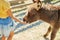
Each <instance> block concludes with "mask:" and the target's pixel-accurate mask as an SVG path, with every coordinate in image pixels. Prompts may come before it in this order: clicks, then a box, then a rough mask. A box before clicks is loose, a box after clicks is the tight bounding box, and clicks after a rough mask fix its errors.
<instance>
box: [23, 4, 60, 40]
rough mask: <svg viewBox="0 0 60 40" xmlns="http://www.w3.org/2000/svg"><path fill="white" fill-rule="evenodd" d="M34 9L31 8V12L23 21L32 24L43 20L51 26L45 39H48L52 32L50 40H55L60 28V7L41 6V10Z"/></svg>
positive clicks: (29, 11)
mask: <svg viewBox="0 0 60 40" xmlns="http://www.w3.org/2000/svg"><path fill="white" fill-rule="evenodd" d="M34 7H35V6H34ZM34 7H33V8H30V10H28V11H27V14H26V15H25V17H24V18H23V21H24V22H26V23H32V22H35V21H37V20H43V21H45V22H47V23H49V24H50V25H51V26H50V27H49V28H48V31H47V33H46V34H45V35H44V38H46V37H47V36H48V35H49V33H50V32H51V39H50V40H54V39H55V37H56V33H57V31H58V30H59V28H60V25H59V24H60V6H53V5H50V4H42V6H41V5H40V8H39V9H38V10H37V9H36V8H34ZM37 7H39V6H37Z"/></svg>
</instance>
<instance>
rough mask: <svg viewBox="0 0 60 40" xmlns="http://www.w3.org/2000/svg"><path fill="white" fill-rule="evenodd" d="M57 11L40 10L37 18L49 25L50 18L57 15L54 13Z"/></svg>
mask: <svg viewBox="0 0 60 40" xmlns="http://www.w3.org/2000/svg"><path fill="white" fill-rule="evenodd" d="M56 11H57V10H55V9H50V8H49V9H46V8H41V9H40V10H39V11H38V13H39V16H40V19H41V20H43V21H45V22H47V23H50V21H51V18H52V16H53V15H54V14H55V13H57V12H56Z"/></svg>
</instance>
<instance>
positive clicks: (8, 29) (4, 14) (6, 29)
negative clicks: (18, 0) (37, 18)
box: [0, 0, 25, 40]
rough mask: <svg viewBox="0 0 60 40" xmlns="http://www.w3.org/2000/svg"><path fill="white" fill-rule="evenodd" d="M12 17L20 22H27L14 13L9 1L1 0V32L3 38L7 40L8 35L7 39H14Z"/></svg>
mask: <svg viewBox="0 0 60 40" xmlns="http://www.w3.org/2000/svg"><path fill="white" fill-rule="evenodd" d="M12 19H14V20H15V21H17V22H19V23H22V24H25V22H21V21H20V20H18V19H16V18H15V17H14V16H13V15H12V12H11V9H10V5H9V3H8V2H6V1H5V0H0V34H1V37H2V40H6V37H8V38H7V40H12V37H13V35H14V30H13V27H12V26H13V21H12Z"/></svg>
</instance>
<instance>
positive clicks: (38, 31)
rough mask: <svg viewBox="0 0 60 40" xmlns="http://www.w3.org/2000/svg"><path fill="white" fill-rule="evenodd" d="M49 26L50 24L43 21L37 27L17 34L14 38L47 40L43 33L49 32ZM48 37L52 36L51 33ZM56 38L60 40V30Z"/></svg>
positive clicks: (14, 39)
mask: <svg viewBox="0 0 60 40" xmlns="http://www.w3.org/2000/svg"><path fill="white" fill-rule="evenodd" d="M48 27H49V24H47V23H45V22H43V23H41V24H40V25H37V26H36V27H33V28H30V29H27V30H25V31H23V32H20V33H18V34H15V35H14V37H13V40H45V39H44V38H43V35H44V34H45V33H46V32H47V29H48ZM48 38H50V35H49V36H48ZM55 40H60V31H58V33H57V35H56V38H55Z"/></svg>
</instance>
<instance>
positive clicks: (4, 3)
mask: <svg viewBox="0 0 60 40" xmlns="http://www.w3.org/2000/svg"><path fill="white" fill-rule="evenodd" d="M2 8H3V10H4V11H8V9H10V4H9V3H8V2H6V1H4V2H3V3H2Z"/></svg>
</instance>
